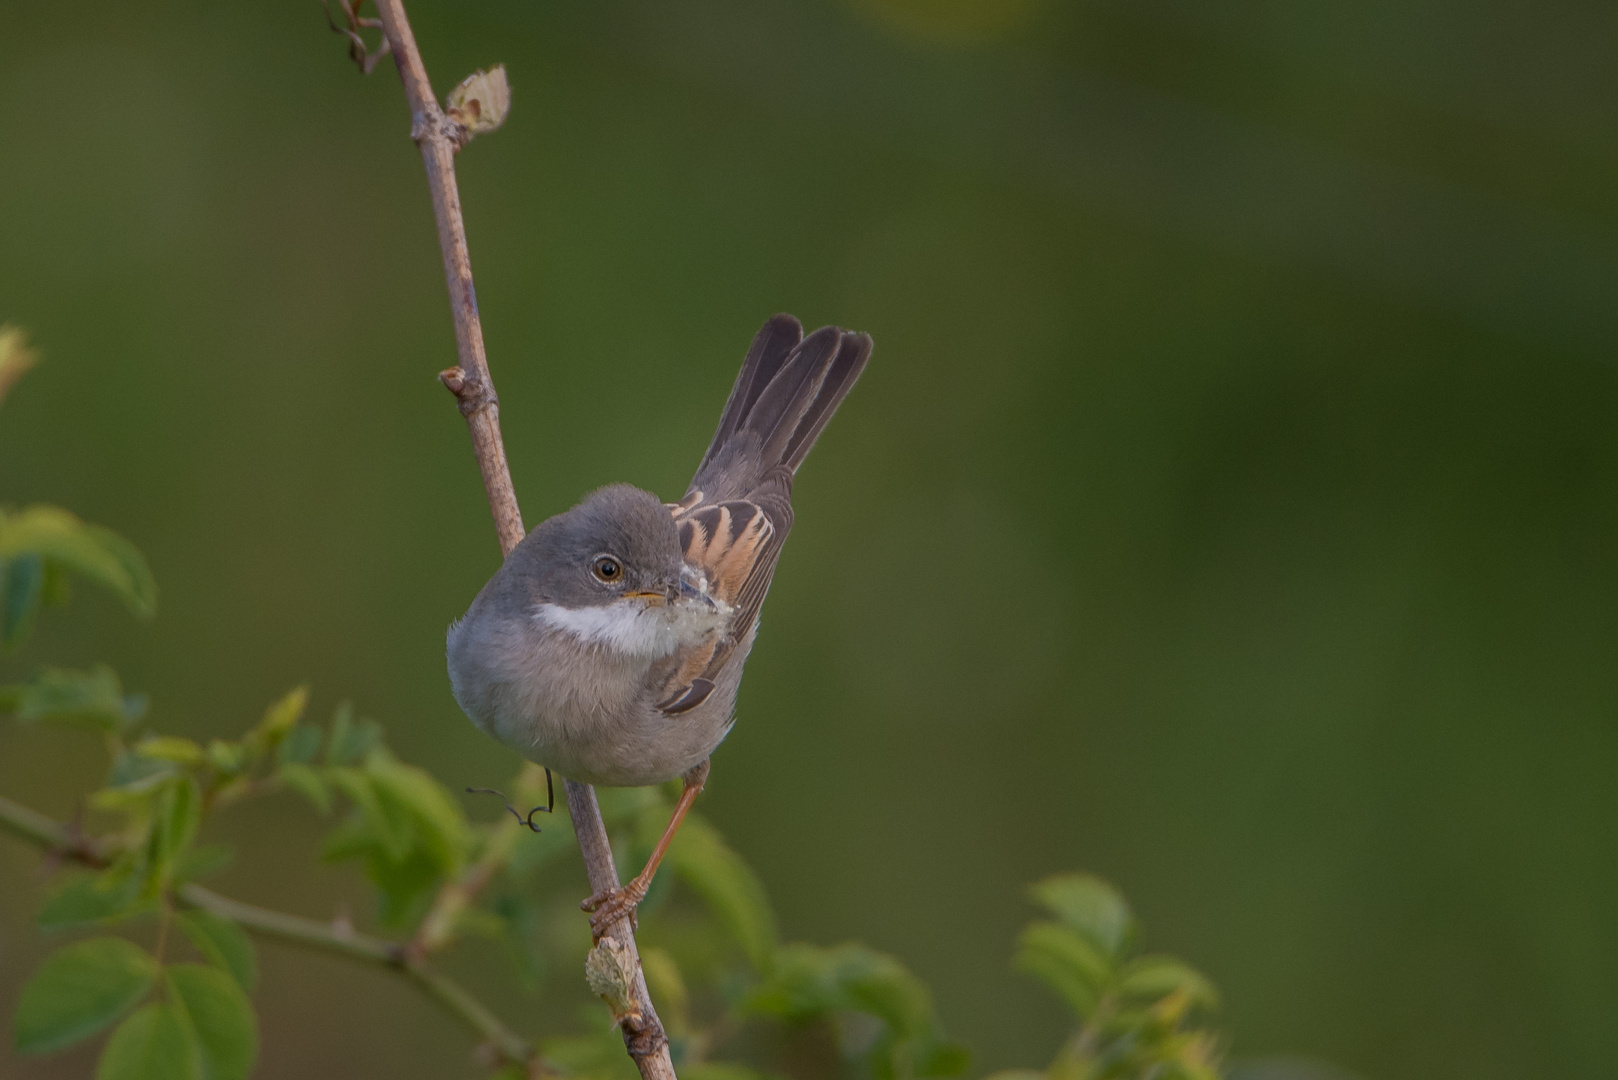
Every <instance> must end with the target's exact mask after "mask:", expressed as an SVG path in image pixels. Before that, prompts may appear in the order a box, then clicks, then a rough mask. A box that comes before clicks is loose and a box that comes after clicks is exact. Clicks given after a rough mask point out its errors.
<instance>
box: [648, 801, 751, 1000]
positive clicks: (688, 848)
mask: <svg viewBox="0 0 1618 1080" xmlns="http://www.w3.org/2000/svg"><path fill="white" fill-rule="evenodd" d="M649 818H650V824H651V826H652V828H653V829H656V830H661V828H662V826H661V825H660V824H658V823H659V822H660V821H662V820H663V815H662V814H661V813H657V812H655V811H654V812H653V813H652V814H651V815H649ZM643 831H644V830H643ZM654 842H655V838H654ZM669 862H670V864H671V865H672V866H673V868H674V871H675V873H677V874H679V875H680V879H681V880H682V881H684V882H686V884H688V885H690V886H691V888H692V889H694V890H696V892H697V894H698V895H699V896H701V897H702V899H703V901H704V902H705V903H706V904H707V905H708V907H709V909H710V910H711V911H712V912H713V913H714V914H715V915H716V916H717V917H718V918H719V921H720V922H721V923H722V924H723V925H724V927H725V929H726V930H728V931H730V933H731V935H732V936H733V937H734V938H735V939H736V943H737V944H739V945H740V946H741V947H742V951H743V952H745V953H746V954H747V958H748V960H750V961H751V962H752V964H753V967H754V969H755V970H757V971H761V972H762V971H765V970H767V969H768V968H769V966H770V961H771V958H772V957H773V956H774V954H775V949H776V944H777V941H778V937H777V931H776V925H775V912H774V911H772V910H771V908H770V901H769V897H768V896H767V895H765V892H764V885H763V883H762V882H760V881H759V879H758V875H756V874H754V873H753V869H752V867H750V866H748V865H747V862H746V860H744V859H743V858H742V857H741V856H740V855H738V854H737V853H736V852H735V851H734V850H733V849H732V848H731V847H730V846H729V845H728V844H726V843H725V841H724V839H723V838H722V837H721V836H720V835H719V832H718V830H716V829H715V828H714V827H713V826H711V825H709V824H708V823H707V822H706V821H703V820H702V819H700V818H698V817H697V816H696V815H694V814H693V815H691V816H689V817H687V818H686V821H685V824H684V825H682V826H681V827H680V831H679V833H677V834H676V835H675V838H674V844H673V845H672V846H671V847H670V848H669Z"/></svg>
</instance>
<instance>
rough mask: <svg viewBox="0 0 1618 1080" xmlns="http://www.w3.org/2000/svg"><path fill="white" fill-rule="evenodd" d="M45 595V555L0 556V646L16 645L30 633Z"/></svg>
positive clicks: (8, 647) (7, 647)
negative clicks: (7, 557)
mask: <svg viewBox="0 0 1618 1080" xmlns="http://www.w3.org/2000/svg"><path fill="white" fill-rule="evenodd" d="M44 595H45V560H44V559H42V558H40V557H39V556H38V555H19V556H17V557H16V558H14V559H0V648H5V649H13V648H16V647H17V646H18V645H20V644H22V642H23V641H24V640H25V639H26V638H27V637H28V634H29V632H30V631H32V630H33V628H34V616H35V615H36V614H38V612H39V604H40V601H41V600H42V599H43V598H44Z"/></svg>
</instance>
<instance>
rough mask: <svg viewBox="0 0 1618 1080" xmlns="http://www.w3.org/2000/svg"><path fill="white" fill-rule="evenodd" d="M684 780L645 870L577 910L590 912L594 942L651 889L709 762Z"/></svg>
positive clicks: (631, 913)
mask: <svg viewBox="0 0 1618 1080" xmlns="http://www.w3.org/2000/svg"><path fill="white" fill-rule="evenodd" d="M680 779H681V780H684V781H685V788H684V790H682V791H681V792H680V801H679V802H677V803H675V804H674V815H673V816H672V817H670V818H669V825H668V828H666V829H664V830H663V837H662V839H660V840H658V842H657V846H656V847H655V848H653V849H652V857H651V858H649V859H647V860H646V868H645V869H644V870H642V871H641V872H640V873H639V874H637V875H636V876H635V877H634V879H633V880H631V881H630V883H629V884H628V885H620V886H619V887H618V888H616V889H603V890H601V891H600V892H598V893H596V894H595V895H594V896H592V897H590V898H589V899H588V900H586V901H584V902H583V903H582V904H580V905H579V907H581V908H583V909H584V910H585V911H589V912H592V913H593V914H591V916H590V933H591V934H592V935H593V936H594V938H595V939H596V940H597V941H600V940H601V935H602V934H604V933H606V932H607V928H608V927H610V926H611V925H612V924H613V923H615V922H617V921H618V920H619V919H622V918H624V917H625V916H630V917H633V916H634V913H635V908H636V907H638V906H639V905H640V902H641V901H642V900H644V899H646V890H647V889H650V888H651V887H652V877H653V875H655V874H656V873H657V864H658V863H660V862H662V861H663V856H664V855H665V854H667V853H668V850H669V844H671V843H673V842H674V834H675V833H676V832H679V830H680V822H682V821H684V820H685V815H686V812H687V811H688V810H690V809H691V804H692V803H694V802H696V801H697V796H698V795H701V794H702V788H703V785H705V784H706V783H707V782H708V762H707V761H704V762H703V763H702V764H700V765H698V766H696V767H695V768H694V769H692V770H691V771H690V772H688V773H686V774H685V775H684V776H682V777H681V778H680Z"/></svg>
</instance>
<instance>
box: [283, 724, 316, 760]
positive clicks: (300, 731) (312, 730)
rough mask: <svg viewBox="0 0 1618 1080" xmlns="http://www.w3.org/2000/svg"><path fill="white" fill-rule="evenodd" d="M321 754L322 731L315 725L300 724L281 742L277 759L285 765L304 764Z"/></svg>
mask: <svg viewBox="0 0 1618 1080" xmlns="http://www.w3.org/2000/svg"><path fill="white" fill-rule="evenodd" d="M319 752H320V729H319V728H317V727H315V726H314V725H313V724H298V725H296V726H295V727H293V729H292V730H291V731H289V732H287V736H286V738H284V739H282V740H281V745H280V747H278V748H277V749H276V752H275V758H276V760H277V761H279V762H282V763H283V764H285V763H289V762H292V763H299V764H301V763H303V762H306V761H312V760H314V756H315V755H316V754H317V753H319Z"/></svg>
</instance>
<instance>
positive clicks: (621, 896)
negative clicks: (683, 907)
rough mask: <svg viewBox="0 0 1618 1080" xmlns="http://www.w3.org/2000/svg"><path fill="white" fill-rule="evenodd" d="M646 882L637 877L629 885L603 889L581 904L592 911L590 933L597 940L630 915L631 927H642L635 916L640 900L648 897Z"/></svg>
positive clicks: (586, 909)
mask: <svg viewBox="0 0 1618 1080" xmlns="http://www.w3.org/2000/svg"><path fill="white" fill-rule="evenodd" d="M646 888H647V885H646V883H643V882H642V881H641V880H640V878H636V879H634V880H633V881H631V882H630V883H629V884H628V885H620V886H619V887H618V888H616V889H603V890H601V891H600V892H598V893H596V894H595V895H593V896H591V897H590V898H589V899H588V900H585V901H583V902H582V903H580V904H579V907H580V908H581V909H583V910H584V911H588V912H591V915H590V935H591V936H592V937H593V938H594V939H595V940H597V941H600V940H601V937H602V935H603V934H605V933H606V932H607V931H608V930H610V929H611V928H612V924H613V923H615V922H617V921H618V920H619V919H622V918H624V917H625V916H628V918H629V928H630V929H631V930H638V929H640V925H639V922H638V921H637V920H636V918H635V909H636V908H637V907H639V906H640V902H641V901H642V900H644V899H646Z"/></svg>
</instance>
